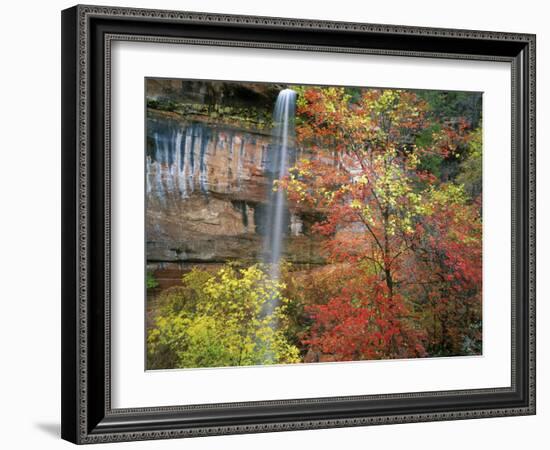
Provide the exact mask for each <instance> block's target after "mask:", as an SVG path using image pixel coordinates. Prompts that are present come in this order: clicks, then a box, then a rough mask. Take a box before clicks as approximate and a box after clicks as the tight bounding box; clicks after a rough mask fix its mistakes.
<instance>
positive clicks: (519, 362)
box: [62, 5, 535, 444]
mask: <svg viewBox="0 0 550 450" xmlns="http://www.w3.org/2000/svg"><path fill="white" fill-rule="evenodd" d="M114 40H132V41H145V42H158V43H177V42H187V43H197V44H203V45H205V44H206V45H214V44H215V45H227V46H244V47H255V48H278V49H291V50H303V51H308V50H315V51H331V52H346V53H367V54H381V55H396V56H416V57H433V58H450V59H458V60H461V59H462V60H466V59H474V60H485V61H507V62H510V63H511V67H512V117H511V124H512V173H511V178H512V192H511V195H512V237H511V238H512V255H513V256H512V297H513V299H512V300H513V301H512V346H511V348H512V374H511V379H512V384H511V386H510V387H507V388H494V389H492V388H491V389H475V390H467V391H462V390H457V391H446V392H441V391H436V392H422V393H416V394H388V395H365V396H357V397H328V398H315V399H289V400H278V401H263V402H250V403H229V404H214V405H208V406H205V405H195V406H181V407H179V406H174V407H150V408H137V409H112V408H111V400H110V394H111V392H110V370H111V355H110V327H111V324H110V221H109V219H110V196H109V195H110V181H111V173H110V165H109V164H110V153H109V152H110V141H109V136H110V122H109V120H110V117H109V105H110V104H109V99H110V78H109V77H110V45H111V42H113V41H114ZM529 414H535V36H534V35H532V34H515V33H502V32H486V31H469V30H454V29H434V28H420V27H406V26H394V25H373V24H363V23H344V22H328V21H317V20H302V19H282V18H271V17H252V16H235V15H218V14H203V13H192V12H178V11H158V10H146V9H128V8H119V7H99V6H82V5H78V6H75V7H72V8H69V9H67V10H64V11H63V12H62V437H63V438H64V439H66V440H69V441H71V442H74V443H78V444H84V443H98V442H110V441H132V440H142V439H164V438H175V437H192V436H206V435H219V434H237V433H252V432H271V431H283V430H299V429H313V428H329V427H347V426H361V425H374V424H389V423H403V422H422V421H439V420H452V419H469V418H482V417H498V416H511V415H529Z"/></svg>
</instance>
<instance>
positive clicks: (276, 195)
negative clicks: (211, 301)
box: [264, 89, 296, 309]
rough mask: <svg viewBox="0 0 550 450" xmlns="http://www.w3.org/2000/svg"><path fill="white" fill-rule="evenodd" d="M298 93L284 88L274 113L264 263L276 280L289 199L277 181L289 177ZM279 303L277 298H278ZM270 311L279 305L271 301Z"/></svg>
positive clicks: (272, 277) (268, 165)
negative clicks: (287, 200) (274, 184)
mask: <svg viewBox="0 0 550 450" xmlns="http://www.w3.org/2000/svg"><path fill="white" fill-rule="evenodd" d="M295 109H296V92H294V91H293V90H292V89H284V90H282V91H281V92H280V93H279V96H278V97H277V101H276V103H275V108H274V111H273V122H274V127H273V141H272V146H271V149H270V150H271V151H270V155H269V157H268V158H269V161H268V162H267V167H266V169H267V171H268V174H269V177H268V178H269V179H270V181H271V183H269V192H268V205H267V217H266V227H265V241H264V263H265V264H266V265H267V266H268V267H269V275H270V277H271V279H272V280H278V279H279V276H280V259H281V253H282V245H283V238H284V235H285V230H286V229H287V228H288V224H287V222H288V211H287V207H286V196H285V193H284V192H283V191H282V190H281V189H276V190H275V191H274V190H273V181H275V180H279V179H281V178H282V177H284V176H285V175H287V174H288V167H289V161H290V160H291V159H292V153H293V152H294V115H295ZM275 300H276V299H275ZM271 303H272V304H271V305H269V308H270V309H273V308H274V307H275V306H276V305H274V304H273V303H275V302H271Z"/></svg>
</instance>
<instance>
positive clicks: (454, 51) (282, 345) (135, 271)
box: [62, 6, 535, 443]
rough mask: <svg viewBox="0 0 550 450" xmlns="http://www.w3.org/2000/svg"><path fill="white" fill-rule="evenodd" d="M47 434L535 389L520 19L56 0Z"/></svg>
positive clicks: (187, 424) (527, 45)
mask: <svg viewBox="0 0 550 450" xmlns="http://www.w3.org/2000/svg"><path fill="white" fill-rule="evenodd" d="M62 45H63V48H62V56H63V61H62V82H63V89H62V95H63V97H62V106H63V118H62V119H63V120H62V121H63V129H62V147H63V148H62V161H63V167H62V176H63V180H62V186H63V198H62V203H63V217H62V221H63V249H62V254H63V270H62V274H63V280H62V285H63V292H62V386H63V388H62V436H63V438H65V439H67V440H69V441H72V442H75V443H95V442H110V441H129V440H141V439H163V438H175V437H192V436H206V435H216V434H229V433H251V432H267V431H283V430H298V429H312V428H328V427H344V426H360V425H374V424H388V423H403V422H418V421H435V420H450V419H467V418H483V417H496V416H507V415H526V414H534V413H535V36H533V35H530V34H513V33H502V32H485V31H467V30H449V29H432V28H417V27H404V26H393V25H373V24H362V23H344V22H326V21H312V20H303V19H282V18H270V17H251V16H231V15H216V14H203V13H190V12H178V11H157V10H143V9H127V8H111V7H99V6H75V7H73V8H70V9H67V10H65V11H63V13H62Z"/></svg>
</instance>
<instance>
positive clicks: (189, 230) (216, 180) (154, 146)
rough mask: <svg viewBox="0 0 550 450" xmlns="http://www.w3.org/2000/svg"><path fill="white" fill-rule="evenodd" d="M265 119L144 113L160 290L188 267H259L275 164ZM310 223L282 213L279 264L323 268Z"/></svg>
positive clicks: (149, 229) (301, 213)
mask: <svg viewBox="0 0 550 450" xmlns="http://www.w3.org/2000/svg"><path fill="white" fill-rule="evenodd" d="M153 106H157V105H156V104H155V103H153ZM230 112H232V111H230ZM222 113H223V111H222ZM266 120H267V119H263V118H261V119H260V121H261V122H259V121H256V122H253V123H251V120H249V119H241V120H239V117H230V118H229V119H228V118H227V117H223V118H220V117H219V116H218V114H217V113H216V112H215V111H212V110H206V111H205V110H202V111H190V110H189V109H188V110H186V113H184V114H182V113H181V112H178V111H166V110H162V109H156V108H154V107H151V105H150V106H149V107H148V109H147V145H146V155H145V158H146V164H145V166H146V173H145V186H146V194H145V195H146V245H147V265H148V269H149V270H150V271H152V272H153V273H154V274H155V277H156V278H157V279H158V281H159V282H160V284H161V287H167V286H169V285H172V284H176V283H179V280H180V277H181V273H183V272H184V271H186V270H189V269H190V268H191V267H192V266H194V265H200V266H204V265H212V267H214V266H215V265H219V264H223V263H225V262H228V261H233V260H238V261H241V262H244V263H245V264H246V263H254V262H258V261H261V260H262V252H263V251H264V246H263V242H264V233H265V230H266V223H265V222H266V218H267V214H266V201H267V198H268V192H269V189H271V186H272V179H271V176H270V174H271V173H272V166H273V161H274V155H273V151H274V148H273V147H272V146H271V130H270V127H269V125H268V124H265V122H266ZM293 152H294V153H293V154H292V158H294V159H295V158H296V157H303V156H304V155H296V150H294V149H293ZM310 222H312V220H311V221H310V220H309V219H308V211H305V210H299V209H294V210H293V211H287V214H286V219H285V239H284V246H283V247H284V248H283V257H284V258H285V259H286V260H288V261H290V262H292V263H293V264H295V265H297V266H309V265H312V264H313V265H316V264H321V263H322V262H323V259H322V257H321V253H320V245H319V241H318V238H316V237H315V236H313V235H312V234H311V233H310V229H309V223H310Z"/></svg>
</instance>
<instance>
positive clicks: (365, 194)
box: [276, 87, 481, 359]
mask: <svg viewBox="0 0 550 450" xmlns="http://www.w3.org/2000/svg"><path fill="white" fill-rule="evenodd" d="M428 114H429V105H428V104H427V103H426V101H424V100H422V99H421V98H419V97H418V96H417V95H416V94H415V93H414V92H411V91H402V90H394V89H385V90H383V89H369V90H361V91H360V94H359V95H357V91H353V90H350V89H346V88H333V87H331V88H303V89H299V99H298V105H297V115H298V117H297V130H296V134H297V141H298V143H299V145H301V146H302V147H304V148H309V149H310V150H311V152H312V156H311V157H310V158H307V159H302V160H299V161H298V162H297V163H296V165H295V167H293V168H292V169H291V170H290V171H289V176H288V177H287V178H286V179H284V180H282V181H281V182H280V183H279V186H277V187H276V188H281V189H285V190H286V192H287V193H288V197H289V200H290V201H291V204H294V205H296V206H301V207H307V208H311V209H314V210H316V211H319V212H321V213H322V217H323V218H322V220H319V221H318V222H317V223H315V225H314V227H313V230H314V231H315V232H317V233H319V234H320V235H322V236H324V237H325V244H324V251H325V255H326V258H327V260H328V262H329V263H332V264H344V265H343V266H342V267H343V268H342V271H347V272H348V275H346V276H343V277H342V278H343V281H342V285H341V286H342V287H341V293H340V295H336V296H334V297H333V298H331V299H330V300H329V301H328V303H327V304H326V305H318V306H311V307H310V308H309V313H310V314H311V317H312V318H313V324H312V327H311V329H310V332H309V334H307V335H306V336H305V338H304V342H306V343H307V344H308V345H312V346H314V347H316V348H317V349H319V351H321V352H322V353H329V354H333V355H336V356H337V358H344V359H349V358H352V359H365V358H372V357H378V358H388V357H404V356H423V355H425V354H426V349H427V348H428V347H434V346H437V345H438V344H439V343H440V341H441V342H442V341H444V340H445V339H447V340H449V343H448V344H446V347H445V348H448V349H456V347H457V343H456V342H455V341H456V340H457V339H458V340H460V338H462V336H458V337H457V336H455V338H456V339H455V340H454V341H453V339H452V338H451V337H449V336H451V335H452V333H451V335H450V334H449V333H450V330H449V329H448V328H449V327H447V328H445V329H444V330H440V329H439V330H433V329H430V328H426V330H422V329H420V326H419V324H422V320H419V317H420V316H422V318H423V320H425V317H426V314H427V311H428V310H429V311H430V312H432V313H433V311H435V310H438V311H440V312H439V313H438V315H437V319H436V320H437V321H438V322H439V323H441V322H442V321H445V320H447V321H451V319H450V317H451V316H453V311H454V315H456V314H459V315H460V314H462V309H461V308H458V307H457V302H458V300H461V299H463V298H466V297H467V298H468V299H471V298H474V299H477V300H479V295H478V293H479V292H480V289H479V283H480V281H481V278H480V274H481V257H480V239H481V218H480V214H479V210H480V208H479V205H478V204H475V203H473V202H471V201H470V200H471V199H470V198H469V197H468V196H467V195H466V193H465V192H464V188H463V186H462V185H460V184H455V183H453V181H452V180H446V182H442V180H440V179H439V178H438V177H436V176H435V175H434V174H433V173H431V172H430V171H429V170H426V168H425V161H426V160H428V159H429V158H433V157H437V158H443V159H445V158H447V159H449V158H451V159H452V158H460V152H459V150H460V149H462V148H463V147H464V146H465V145H467V141H468V135H469V131H470V130H468V127H467V126H466V125H465V124H464V122H462V123H459V124H458V126H449V125H445V124H441V126H440V127H438V129H437V131H433V132H432V133H431V134H432V135H431V136H430V139H429V145H422V146H420V145H418V143H417V136H419V135H420V134H421V133H422V132H423V131H425V130H426V129H427V128H428V127H429V126H431V125H432V124H433V118H431V117H429V116H428ZM358 268H360V269H358ZM350 271H351V272H352V273H351V276H349V274H350ZM459 294H460V295H459ZM447 304H450V305H451V306H452V308H451V307H447V306H443V307H442V305H447ZM453 308H454V309H453ZM433 314H435V313H433ZM447 316H449V317H447ZM458 322H461V321H460V320H458V321H457V323H458ZM438 332H439V333H440V334H441V335H442V337H441V338H440V340H439V341H438V340H437V338H436V337H434V336H437V333H438ZM453 332H455V335H456V330H454V331H453ZM436 341H437V342H436ZM450 341H452V342H450ZM350 352H351V353H350Z"/></svg>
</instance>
